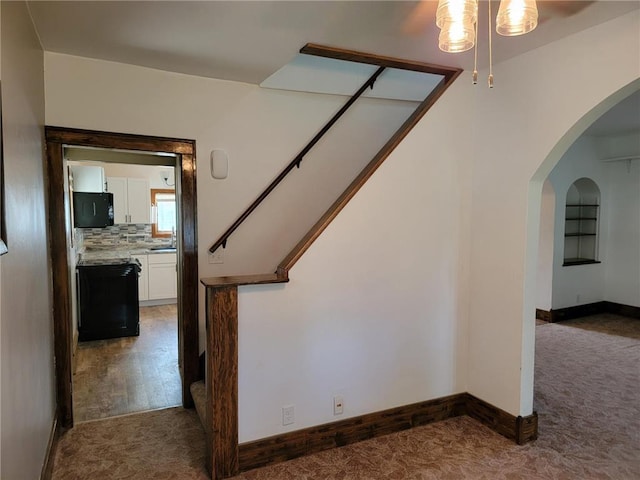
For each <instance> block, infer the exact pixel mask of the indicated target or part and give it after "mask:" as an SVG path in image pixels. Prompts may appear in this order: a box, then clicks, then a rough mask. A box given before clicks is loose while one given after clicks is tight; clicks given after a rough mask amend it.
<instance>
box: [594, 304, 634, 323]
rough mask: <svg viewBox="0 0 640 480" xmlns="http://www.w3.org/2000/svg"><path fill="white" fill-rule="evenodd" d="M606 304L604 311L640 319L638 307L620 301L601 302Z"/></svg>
mask: <svg viewBox="0 0 640 480" xmlns="http://www.w3.org/2000/svg"><path fill="white" fill-rule="evenodd" d="M603 303H605V304H606V305H605V306H606V311H607V312H608V313H615V314H617V315H623V316H625V317H631V318H639V319H640V307H634V306H632V305H623V304H622V303H615V302H603Z"/></svg>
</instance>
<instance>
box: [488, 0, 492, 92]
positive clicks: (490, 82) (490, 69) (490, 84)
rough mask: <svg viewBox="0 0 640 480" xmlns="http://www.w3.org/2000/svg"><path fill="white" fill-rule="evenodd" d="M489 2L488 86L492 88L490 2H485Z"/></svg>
mask: <svg viewBox="0 0 640 480" xmlns="http://www.w3.org/2000/svg"><path fill="white" fill-rule="evenodd" d="M487 3H488V4H489V79H488V80H489V88H493V46H492V43H491V39H492V34H491V33H492V32H491V2H490V1H489V2H487Z"/></svg>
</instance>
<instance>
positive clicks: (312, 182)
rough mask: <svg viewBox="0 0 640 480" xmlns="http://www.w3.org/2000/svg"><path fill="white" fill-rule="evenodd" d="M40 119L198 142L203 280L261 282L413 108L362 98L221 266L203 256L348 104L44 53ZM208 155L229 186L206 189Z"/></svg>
mask: <svg viewBox="0 0 640 480" xmlns="http://www.w3.org/2000/svg"><path fill="white" fill-rule="evenodd" d="M45 62H46V94H47V112H46V115H47V117H46V121H47V124H49V125H62V126H66V127H78V128H86V129H95V130H104V131H117V132H127V133H139V134H147V135H156V136H166V137H174V138H176V137H177V138H187V139H194V140H196V157H197V166H198V175H197V182H198V204H199V205H203V206H204V205H206V209H203V210H202V213H203V214H202V215H199V217H198V221H199V222H198V223H199V224H198V244H199V251H200V265H199V267H200V271H201V273H202V275H203V276H215V275H227V274H242V273H266V272H270V271H275V267H276V266H277V264H278V263H279V262H280V260H282V258H284V256H285V255H286V254H287V253H288V252H289V251H290V249H291V248H292V247H293V246H294V245H295V244H296V243H297V242H298V241H299V240H300V238H301V237H302V235H303V234H304V233H306V231H307V230H308V228H309V227H310V226H311V225H312V224H313V223H315V221H316V220H317V219H318V218H319V217H320V215H321V214H322V213H324V210H325V209H326V208H327V207H328V206H329V205H330V204H331V203H332V202H333V201H334V200H335V199H336V198H337V196H338V194H339V193H340V192H341V191H342V189H343V188H344V187H345V186H346V185H347V184H348V183H349V182H350V180H351V179H352V178H353V177H354V176H355V174H356V173H358V172H359V171H360V170H361V169H362V167H363V166H364V165H365V164H366V163H367V162H368V161H369V160H371V158H372V157H373V154H374V153H375V152H376V151H377V150H378V149H379V148H380V146H381V145H382V143H383V141H384V140H386V139H388V138H389V137H390V136H391V134H392V133H393V132H394V131H395V129H396V128H397V127H398V126H399V125H400V124H401V122H402V121H403V120H404V119H405V118H406V117H407V116H408V115H409V113H410V112H412V111H413V109H415V104H414V103H411V102H398V101H388V100H376V99H367V98H365V99H361V100H360V101H358V102H357V103H356V105H355V106H354V108H353V109H351V110H349V111H348V112H347V114H345V116H344V117H343V118H341V119H340V121H339V123H338V124H337V125H336V127H335V128H334V129H332V130H331V131H330V133H329V134H328V135H327V137H325V138H324V139H323V140H321V142H320V143H319V144H318V145H317V147H316V148H315V149H314V150H313V151H312V152H311V153H310V154H309V155H308V156H307V158H305V161H304V163H303V164H302V168H301V169H299V170H298V169H296V170H295V171H294V172H293V173H292V174H291V177H292V178H289V179H287V181H285V182H283V184H281V186H280V187H279V188H278V189H277V190H276V191H275V192H274V193H273V194H272V196H270V197H269V199H268V201H267V202H265V203H264V204H263V205H262V206H261V207H260V212H261V213H259V214H256V215H253V216H252V217H251V218H250V219H249V220H248V221H247V222H245V224H243V225H242V227H241V228H240V229H239V230H238V232H237V233H236V234H235V235H234V236H233V237H232V238H231V239H230V240H229V242H228V245H227V248H226V249H225V252H224V256H225V260H224V264H222V265H212V264H209V263H208V262H207V257H206V252H207V250H208V247H209V246H211V244H213V242H214V241H215V240H216V239H217V238H218V236H219V235H221V234H222V233H223V232H224V230H225V229H226V228H227V227H228V226H229V225H231V224H232V223H233V221H234V220H235V219H236V218H237V217H238V216H239V215H240V214H241V213H242V212H243V210H244V209H245V208H246V207H248V206H249V204H250V203H251V202H252V201H253V200H254V199H255V198H256V197H257V196H258V195H259V194H260V193H261V192H262V190H264V188H265V187H266V186H267V185H268V184H269V183H270V182H271V180H272V179H273V178H275V177H276V176H277V175H278V173H280V171H281V170H282V168H284V166H285V165H287V164H288V163H289V162H290V161H291V160H292V159H293V158H294V157H295V155H296V154H297V153H298V152H299V151H300V150H301V149H302V148H303V147H304V146H305V145H306V143H307V142H308V141H309V140H310V139H311V138H312V137H313V136H314V135H315V133H316V132H317V131H318V130H320V128H322V126H323V125H324V124H325V123H326V122H327V121H328V120H329V119H330V118H331V116H332V115H333V114H334V113H335V112H336V111H337V110H338V109H339V108H340V107H341V106H342V105H343V104H344V103H345V102H346V100H347V98H346V97H342V96H333V95H322V94H309V93H300V92H285V91H278V90H269V89H261V88H260V87H258V86H255V85H248V84H243V83H238V82H230V81H222V80H214V79H209V78H200V77H194V76H189V75H182V74H175V73H169V72H164V71H159V70H153V69H149V68H143V67H136V66H132V65H124V64H118V63H114V62H105V61H99V60H91V59H85V58H80V57H73V56H69V55H61V54H55V53H46V55H45ZM214 148H221V149H224V150H226V151H227V153H228V156H229V177H228V178H227V179H226V180H215V179H213V178H212V177H211V174H210V167H209V157H210V152H211V150H213V149H214Z"/></svg>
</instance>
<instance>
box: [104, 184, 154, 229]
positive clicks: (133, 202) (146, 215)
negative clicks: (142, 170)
mask: <svg viewBox="0 0 640 480" xmlns="http://www.w3.org/2000/svg"><path fill="white" fill-rule="evenodd" d="M107 192H110V193H113V223H116V224H118V223H151V190H150V188H149V180H146V179H144V178H126V177H107Z"/></svg>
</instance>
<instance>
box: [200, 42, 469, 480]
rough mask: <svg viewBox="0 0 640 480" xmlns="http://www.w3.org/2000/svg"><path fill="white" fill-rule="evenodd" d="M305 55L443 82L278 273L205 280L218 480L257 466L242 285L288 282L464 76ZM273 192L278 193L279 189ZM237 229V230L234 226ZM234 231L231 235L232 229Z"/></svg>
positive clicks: (211, 440)
mask: <svg viewBox="0 0 640 480" xmlns="http://www.w3.org/2000/svg"><path fill="white" fill-rule="evenodd" d="M300 51H301V53H307V54H310V55H318V56H322V57H326V58H336V59H343V60H350V61H354V62H361V63H368V64H371V65H377V66H378V67H384V68H399V69H404V70H412V71H418V72H423V73H431V74H435V75H442V76H443V78H442V80H441V81H440V83H439V84H438V85H437V86H436V87H435V88H434V89H433V91H432V92H431V93H430V94H429V95H428V96H427V97H426V98H425V99H424V101H423V102H422V103H420V105H419V106H418V107H417V109H416V110H415V111H414V112H413V114H411V116H410V117H409V118H408V119H407V120H406V121H405V122H404V123H403V125H402V126H401V127H400V128H399V129H398V131H397V132H396V133H395V134H394V135H393V136H392V137H391V138H390V139H389V141H388V142H387V143H386V144H385V145H384V146H383V147H382V149H381V150H380V151H379V152H378V153H377V155H376V156H375V157H374V158H373V159H372V160H371V162H369V164H367V166H366V167H365V168H364V169H363V170H362V172H361V173H360V174H359V175H358V176H357V177H356V178H355V179H354V180H353V182H351V184H350V185H349V186H348V187H347V189H346V190H345V191H344V192H343V193H342V195H340V197H339V198H338V199H337V200H336V201H335V202H334V203H333V205H332V206H331V207H330V208H329V209H328V210H327V211H326V212H325V214H324V215H323V216H322V217H321V218H320V220H319V221H318V222H317V223H316V224H315V225H314V226H313V227H312V228H311V230H309V232H308V233H307V234H306V235H305V236H304V237H303V238H302V240H301V241H300V242H299V243H298V244H297V245H296V246H295V247H294V248H293V250H292V251H291V252H290V253H289V255H287V256H286V257H285V258H284V259H283V260H282V262H280V264H279V266H278V269H277V271H276V272H275V273H269V274H261V275H242V276H236V277H233V276H229V277H212V278H203V279H201V280H200V282H201V283H202V284H203V285H204V286H205V288H206V302H207V304H206V347H205V348H206V351H207V352H209V353H208V354H207V365H206V380H205V390H206V410H207V412H206V414H205V415H204V417H205V420H203V423H205V432H206V436H207V468H208V470H209V472H210V473H211V477H212V479H213V480H221V479H224V478H228V477H231V476H234V475H237V474H238V473H239V472H241V471H244V470H247V469H249V468H252V465H253V463H247V461H246V458H245V457H246V455H243V454H242V453H243V452H245V451H246V449H247V448H248V446H249V445H248V444H242V445H239V444H238V309H237V301H238V287H239V286H243V285H259V284H271V283H284V282H288V281H289V269H290V268H291V267H292V266H293V265H294V264H295V263H296V261H297V260H298V259H299V258H300V257H301V256H302V254H303V253H304V252H305V251H306V250H307V249H308V248H309V246H310V245H311V244H312V243H313V242H314V240H315V239H316V238H318V236H319V235H320V234H321V233H322V231H323V230H324V229H325V228H326V227H327V226H328V225H329V223H331V221H332V220H333V219H334V218H335V217H336V216H337V215H338V213H339V212H340V211H341V210H342V208H344V206H345V205H346V204H347V203H348V202H349V200H350V199H351V198H353V196H354V195H355V194H356V192H357V191H358V190H359V189H360V188H361V187H362V186H363V185H364V184H365V183H366V181H367V180H368V179H369V178H370V177H371V175H373V173H374V172H375V170H376V169H377V168H378V167H379V166H380V165H381V164H382V163H383V162H384V160H385V159H386V158H387V157H388V156H389V155H390V154H391V152H392V151H393V150H394V149H395V147H396V146H397V145H398V144H399V143H400V142H401V141H402V139H403V138H404V137H405V136H406V135H407V134H408V133H409V132H410V131H411V129H412V128H413V127H414V126H415V125H416V124H417V123H418V122H419V121H420V119H421V118H422V117H423V116H424V115H425V113H426V112H427V111H428V110H429V109H430V108H431V107H432V106H433V104H434V103H435V102H436V101H437V100H438V98H440V96H441V95H442V94H443V93H444V92H445V91H446V90H447V88H448V87H449V86H450V85H451V84H452V83H453V81H454V80H455V79H456V78H457V77H458V76H459V75H460V73H462V69H459V68H450V67H443V66H440V65H431V64H427V63H421V62H412V61H406V60H399V59H396V58H391V57H383V56H379V55H371V54H365V53H360V52H354V51H350V50H342V49H337V48H332V47H323V46H320V45H313V44H307V45H306V46H305V47H303V48H302V49H301V50H300ZM381 71H382V70H378V72H381ZM378 72H376V73H377V75H379V73H378ZM377 75H376V78H377ZM370 80H371V79H370ZM367 83H369V82H367ZM365 85H366V86H365V87H364V89H365V90H366V88H367V87H368V85H367V84H365ZM307 151H308V150H307ZM305 153H306V152H305ZM296 158H297V157H296ZM292 164H293V166H295V165H296V161H295V159H294V161H293V162H292ZM293 166H291V167H290V169H293ZM288 168H289V167H288ZM285 175H286V174H285ZM273 188H275V186H274V187H273ZM273 188H271V190H273ZM271 190H269V191H271ZM267 194H268V193H267ZM263 195H264V194H263ZM264 196H266V195H264ZM261 197H262V196H261ZM259 199H260V197H259ZM254 203H255V202H254ZM258 203H259V202H258ZM256 206H257V205H256ZM254 209H255V206H254V207H253V208H252V209H251V208H250V209H247V212H245V213H246V215H244V214H243V217H244V218H246V217H247V216H248V215H249V214H250V213H251V211H253V210H254ZM249 210H251V211H249ZM243 217H241V218H242V220H244V218H243ZM236 223H238V222H236ZM240 223H241V221H240ZM238 225H239V223H238ZM234 226H235V228H237V225H236V224H235V223H234ZM235 228H233V230H235ZM229 230H231V228H230V229H229ZM229 234H230V233H229ZM225 235H226V234H225ZM223 237H224V235H223ZM227 237H228V235H227ZM221 239H222V237H221ZM225 241H226V240H224V241H222V240H218V242H216V244H214V246H213V247H211V249H210V251H211V252H213V251H215V250H216V249H217V248H219V247H220V246H223V244H224V242H225ZM300 454H304V453H300ZM294 456H297V455H293V456H291V457H287V458H293V457H294ZM253 460H254V461H255V460H256V459H255V458H254V459H253ZM258 460H260V459H258ZM271 460H273V459H271ZM280 460H284V458H281V459H280Z"/></svg>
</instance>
